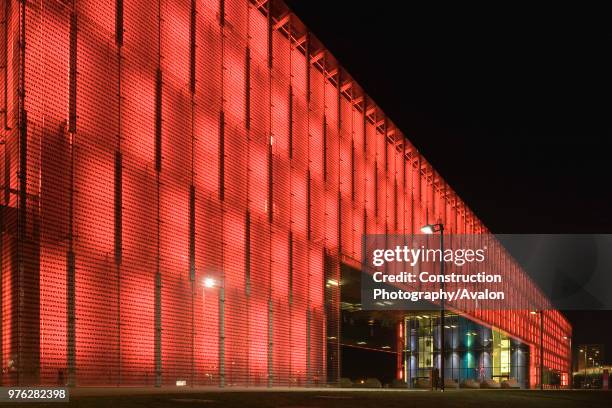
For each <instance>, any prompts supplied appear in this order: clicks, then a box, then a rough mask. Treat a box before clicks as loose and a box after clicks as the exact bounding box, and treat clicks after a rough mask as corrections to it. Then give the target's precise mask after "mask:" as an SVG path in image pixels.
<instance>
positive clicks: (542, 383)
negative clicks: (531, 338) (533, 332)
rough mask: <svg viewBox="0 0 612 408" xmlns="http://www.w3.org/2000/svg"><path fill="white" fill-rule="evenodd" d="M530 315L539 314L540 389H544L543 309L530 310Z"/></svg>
mask: <svg viewBox="0 0 612 408" xmlns="http://www.w3.org/2000/svg"><path fill="white" fill-rule="evenodd" d="M529 313H531V314H532V315H540V389H541V390H543V389H544V311H543V310H532V311H531V312H529Z"/></svg>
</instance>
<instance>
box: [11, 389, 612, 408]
mask: <svg viewBox="0 0 612 408" xmlns="http://www.w3.org/2000/svg"><path fill="white" fill-rule="evenodd" d="M144 391H146V390H144V389H133V390H129V389H127V390H125V389H124V390H119V391H117V389H113V388H109V389H98V390H97V391H96V390H93V391H92V390H89V391H85V392H84V391H77V392H76V393H73V395H72V396H71V401H70V403H68V404H64V403H51V404H50V403H47V404H44V405H43V404H36V403H28V404H27V405H25V406H26V407H37V406H47V407H49V406H51V407H54V406H55V407H59V406H66V405H69V406H72V407H87V408H90V407H91V408H96V407H112V408H123V407H153V408H156V407H159V408H162V407H185V408H192V407H193V408H196V407H206V408H208V407H210V408H217V407H224V408H225V407H227V408H234V407H235V408H248V407H258V408H259V407H261V408H361V407H363V408H396V407H398V408H399V407H410V408H418V407H427V408H444V407H457V408H459V407H461V408H464V407H474V408H477V407H478V408H480V407H495V408H504V407H511V408H531V407H534V408H535V407H538V408H547V407H580V408H582V407H584V408H589V407H601V408H607V407H612V391H536V390H534V391H527V390H524V391H512V390H474V391H472V390H452V391H447V392H445V393H440V392H431V391H408V390H406V391H393V390H382V391H370V390H359V391H344V390H317V391H295V390H292V391H278V390H268V391H264V392H257V391H252V390H249V391H229V390H226V391H221V392H219V391H216V390H215V391H213V390H207V391H200V390H189V389H184V390H183V389H181V391H180V392H178V393H176V392H174V390H162V391H157V392H155V393H153V394H151V393H149V394H144V393H143V392H144ZM149 391H151V389H149ZM164 391H165V392H164ZM4 405H5V406H17V405H18V406H23V405H22V404H12V403H11V404H4Z"/></svg>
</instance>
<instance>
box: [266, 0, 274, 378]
mask: <svg viewBox="0 0 612 408" xmlns="http://www.w3.org/2000/svg"><path fill="white" fill-rule="evenodd" d="M271 3H272V0H268V2H267V3H266V11H267V35H268V124H269V125H268V126H269V129H268V157H267V160H268V163H267V164H268V174H267V176H268V197H267V203H268V208H267V211H268V224H269V225H268V227H269V236H270V238H269V239H270V243H269V251H270V252H269V254H268V256H269V259H270V260H272V254H273V250H272V236H273V235H272V221H273V198H274V196H273V191H274V180H273V172H272V170H273V168H272V158H273V157H272V140H273V134H272V66H273V56H274V53H273V49H272V47H273V41H272V30H273V21H272V4H271ZM268 268H269V274H270V276H269V285H270V286H269V288H268V361H267V385H268V387H271V386H272V384H273V380H274V370H273V363H274V361H273V347H274V345H273V341H272V340H273V339H274V315H273V310H272V262H270V265H269V266H268Z"/></svg>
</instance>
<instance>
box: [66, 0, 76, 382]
mask: <svg viewBox="0 0 612 408" xmlns="http://www.w3.org/2000/svg"><path fill="white" fill-rule="evenodd" d="M69 58H70V61H69V64H70V67H69V96H68V136H69V138H70V191H69V197H70V198H69V203H68V208H69V210H68V211H69V217H70V218H69V221H68V253H67V255H66V256H67V308H68V310H67V312H68V313H67V318H68V322H67V329H68V334H67V348H68V349H67V365H68V386H71V387H72V386H75V385H76V288H75V286H76V259H75V258H76V255H75V253H74V144H75V141H76V131H77V127H76V120H77V110H76V108H77V100H76V96H77V75H76V74H77V13H76V10H75V6H74V2H73V9H72V12H71V15H70V57H69Z"/></svg>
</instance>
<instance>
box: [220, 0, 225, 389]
mask: <svg viewBox="0 0 612 408" xmlns="http://www.w3.org/2000/svg"><path fill="white" fill-rule="evenodd" d="M219 31H220V34H221V84H220V85H221V110H220V111H219V180H218V182H219V186H218V188H219V201H220V204H221V214H222V215H221V217H222V220H221V236H222V237H224V229H225V228H224V223H225V222H224V220H223V218H224V217H225V209H224V200H225V111H224V108H225V105H224V104H225V102H224V101H225V86H224V85H225V84H224V74H223V72H224V70H225V32H224V31H225V0H219ZM223 240H225V238H223ZM221 248H222V249H221V265H225V245H222V246H221ZM222 268H223V271H222V272H221V275H222V276H221V281H222V282H221V286H220V288H219V387H221V388H223V387H225V266H223V267H222Z"/></svg>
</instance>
